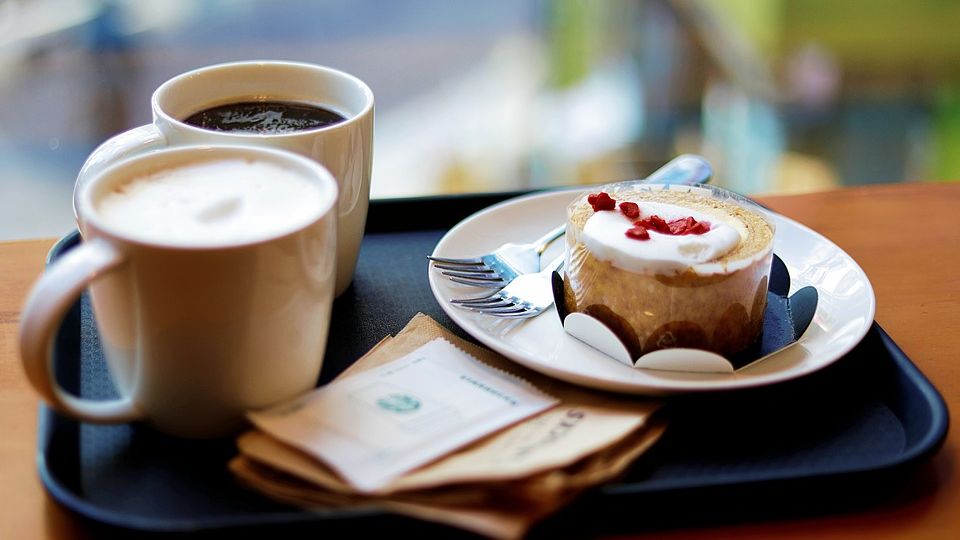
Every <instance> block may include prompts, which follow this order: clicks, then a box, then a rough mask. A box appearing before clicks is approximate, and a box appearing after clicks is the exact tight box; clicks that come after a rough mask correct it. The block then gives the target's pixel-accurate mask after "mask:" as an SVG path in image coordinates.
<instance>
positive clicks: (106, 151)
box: [73, 124, 167, 232]
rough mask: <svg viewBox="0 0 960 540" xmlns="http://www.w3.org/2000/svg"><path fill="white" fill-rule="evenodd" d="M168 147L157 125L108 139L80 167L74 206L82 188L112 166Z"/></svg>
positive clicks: (149, 125)
mask: <svg viewBox="0 0 960 540" xmlns="http://www.w3.org/2000/svg"><path fill="white" fill-rule="evenodd" d="M166 146H167V138H166V136H165V135H164V134H163V132H162V131H160V128H158V127H157V126H156V124H147V125H144V126H139V127H135V128H133V129H131V130H129V131H124V132H123V133H121V134H119V135H115V136H113V137H112V138H110V139H107V140H106V141H105V142H104V143H103V144H101V145H100V146H98V147H97V148H96V149H95V150H94V151H93V153H92V154H90V156H89V157H88V158H87V161H85V162H84V163H83V167H80V172H79V173H78V174H77V183H76V185H75V186H74V193H73V195H74V204H76V200H77V199H76V196H77V193H79V190H80V186H82V185H83V184H85V183H86V182H87V181H88V180H89V179H90V178H93V177H94V176H96V175H97V174H99V173H100V172H101V171H103V170H104V169H106V168H107V167H109V166H110V165H113V164H114V163H116V162H118V161H120V160H121V159H123V158H126V157H130V156H135V155H138V154H142V153H144V152H147V151H150V150H156V149H158V148H165V147H166ZM74 210H76V208H74ZM81 232H83V231H81Z"/></svg>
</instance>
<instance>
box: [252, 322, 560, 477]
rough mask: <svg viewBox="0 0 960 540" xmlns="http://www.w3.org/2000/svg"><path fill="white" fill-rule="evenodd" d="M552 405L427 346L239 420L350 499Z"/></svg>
mask: <svg viewBox="0 0 960 540" xmlns="http://www.w3.org/2000/svg"><path fill="white" fill-rule="evenodd" d="M557 403H558V401H557V400H556V399H554V398H551V397H549V396H547V395H546V394H544V393H542V392H540V391H539V390H537V389H536V388H534V387H533V386H531V385H530V384H528V383H526V382H524V381H522V380H520V379H519V378H517V377H515V376H513V375H510V374H508V373H506V372H503V371H500V370H498V369H495V368H492V367H490V366H488V365H486V364H483V363H481V362H480V361H478V360H476V359H475V358H472V357H471V356H470V355H468V354H467V353H465V352H463V351H462V350H460V349H458V348H457V347H455V346H454V345H452V344H451V343H450V342H449V341H446V340H444V339H442V338H436V339H434V340H431V341H430V342H428V343H426V344H424V345H422V346H420V347H418V348H417V349H416V350H414V351H411V352H410V353H407V354H405V355H403V356H401V357H399V358H397V359H395V360H393V361H391V362H389V363H386V364H383V365H381V366H378V367H376V368H373V369H370V370H368V371H366V372H364V373H360V374H357V375H354V376H352V377H346V378H342V379H339V380H337V381H334V382H332V383H330V384H328V385H326V386H324V387H322V388H319V389H317V390H315V391H313V392H311V393H309V394H307V395H305V396H302V397H299V398H297V399H295V400H293V401H291V402H287V403H283V404H281V405H279V406H276V407H273V408H270V409H267V410H264V411H258V412H254V413H250V414H249V415H248V416H249V418H250V420H251V421H252V422H253V423H254V425H256V426H257V427H258V428H259V429H261V430H262V431H264V432H266V433H268V434H270V435H271V436H273V437H275V438H277V439H279V440H281V441H283V442H285V443H287V444H289V445H291V446H294V447H296V448H298V449H300V450H302V451H303V452H305V453H307V454H309V455H311V456H314V457H316V458H317V459H320V460H322V461H323V462H324V463H326V464H328V465H329V466H330V467H331V468H332V469H334V470H335V471H336V472H337V473H338V474H339V475H340V476H341V477H343V478H344V479H345V480H346V481H347V482H348V483H349V484H350V485H351V486H352V487H353V488H355V489H356V490H357V491H359V492H372V491H376V490H378V489H381V488H383V487H384V486H386V485H388V484H389V483H390V482H391V481H393V480H394V479H396V478H397V477H398V476H400V475H401V474H403V473H406V472H408V471H410V470H412V469H414V468H417V467H419V466H421V465H424V464H426V463H429V462H431V461H434V460H436V459H437V458H438V457H440V456H443V455H446V454H449V453H451V452H452V451H454V450H456V449H458V448H460V447H463V446H465V445H467V444H469V443H471V442H473V441H475V440H477V439H480V438H481V437H484V436H486V435H489V434H490V433H493V432H495V431H498V430H500V429H502V428H504V427H507V426H509V425H511V424H514V423H516V422H518V421H520V420H522V419H524V418H527V417H529V416H533V415H535V414H537V413H540V412H543V411H545V410H547V409H549V408H551V407H553V406H555V405H556V404H557Z"/></svg>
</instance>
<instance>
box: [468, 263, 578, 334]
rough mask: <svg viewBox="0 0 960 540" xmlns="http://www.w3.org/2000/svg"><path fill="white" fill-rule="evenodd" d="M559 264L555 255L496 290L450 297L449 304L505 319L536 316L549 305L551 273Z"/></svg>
mask: <svg viewBox="0 0 960 540" xmlns="http://www.w3.org/2000/svg"><path fill="white" fill-rule="evenodd" d="M561 265H563V255H560V256H558V257H557V258H556V259H554V260H552V261H550V263H549V264H548V265H547V266H546V268H544V269H543V270H541V271H539V272H535V273H533V274H523V275H521V276H518V277H517V278H516V279H514V280H513V281H511V282H510V284H509V285H507V286H506V287H504V288H502V289H500V290H499V291H497V292H495V293H493V294H491V295H489V296H484V297H482V298H451V299H450V303H451V304H453V305H455V306H457V307H458V308H462V309H469V310H471V311H478V312H480V313H485V314H487V315H493V316H495V317H503V318H507V319H529V318H531V317H536V316H537V315H539V314H540V313H542V312H543V311H544V310H545V309H547V308H549V307H550V306H552V305H553V286H552V285H551V281H550V280H551V275H552V274H553V272H554V271H555V270H557V269H558V268H560V266H561Z"/></svg>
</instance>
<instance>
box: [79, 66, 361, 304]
mask: <svg viewBox="0 0 960 540" xmlns="http://www.w3.org/2000/svg"><path fill="white" fill-rule="evenodd" d="M151 108H152V111H153V122H152V123H150V124H147V125H145V126H140V127H137V128H134V129H131V130H130V131H127V132H124V133H121V134H119V135H117V136H115V137H113V138H112V139H110V140H108V141H106V142H105V143H103V144H102V145H100V147H98V148H97V149H96V150H94V152H93V153H92V154H91V155H90V157H89V158H87V161H86V163H84V165H83V168H82V169H81V170H80V174H79V175H78V177H77V184H76V187H75V189H74V209H76V194H77V193H79V192H80V188H81V187H82V186H83V185H84V184H85V183H86V182H88V181H89V179H91V178H93V177H95V176H96V175H97V174H99V173H100V172H101V171H103V170H104V169H105V168H106V167H108V166H110V165H112V164H114V163H116V162H118V161H120V160H122V159H124V158H128V157H132V156H134V155H139V154H143V153H145V152H150V151H153V150H157V149H160V148H167V147H172V146H182V145H196V144H201V145H202V144H206V145H218V144H230V145H236V144H241V145H255V146H264V147H270V148H280V149H283V150H289V151H292V152H295V153H298V154H300V155H303V156H306V157H308V158H311V159H313V160H314V161H317V162H319V163H320V164H321V165H323V166H324V167H326V168H327V170H329V171H330V172H331V173H332V174H333V176H334V178H336V180H337V186H338V189H339V202H338V216H339V218H338V234H337V283H336V294H337V295H340V294H341V293H343V291H345V290H346V288H347V287H348V286H349V285H350V282H351V280H352V279H353V272H354V269H355V267H356V263H357V255H358V253H359V251H360V242H361V240H362V239H363V230H364V225H365V223H366V218H367V206H368V203H369V199H370V172H371V168H372V163H373V114H374V101H373V92H372V91H371V90H370V88H369V87H368V86H367V85H366V84H364V82H363V81H361V80H360V79H358V78H356V77H354V76H353V75H350V74H347V73H344V72H342V71H338V70H335V69H331V68H328V67H323V66H317V65H313V64H304V63H297V62H285V61H249V62H233V63H228V64H218V65H214V66H208V67H204V68H200V69H197V70H194V71H190V72H187V73H183V74H181V75H177V76H176V77H174V78H172V79H170V80H168V81H167V82H165V83H163V84H162V85H160V87H159V88H157V90H156V91H155V92H154V93H153V97H152V99H151ZM77 224H78V226H79V228H80V231H81V233H83V232H84V229H85V226H84V223H83V220H82V218H81V217H79V216H78V219H77Z"/></svg>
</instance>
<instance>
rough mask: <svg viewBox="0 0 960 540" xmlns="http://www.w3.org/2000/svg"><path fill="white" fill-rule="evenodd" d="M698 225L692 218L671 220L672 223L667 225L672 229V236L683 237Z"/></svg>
mask: <svg viewBox="0 0 960 540" xmlns="http://www.w3.org/2000/svg"><path fill="white" fill-rule="evenodd" d="M696 223H697V220H695V219H693V218H692V217H690V216H687V217H685V218H677V219H673V220H670V223H668V224H667V225H668V226H669V228H670V234H674V235H681V234H687V231H689V230H690V229H692V228H693V226H694V225H696Z"/></svg>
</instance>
